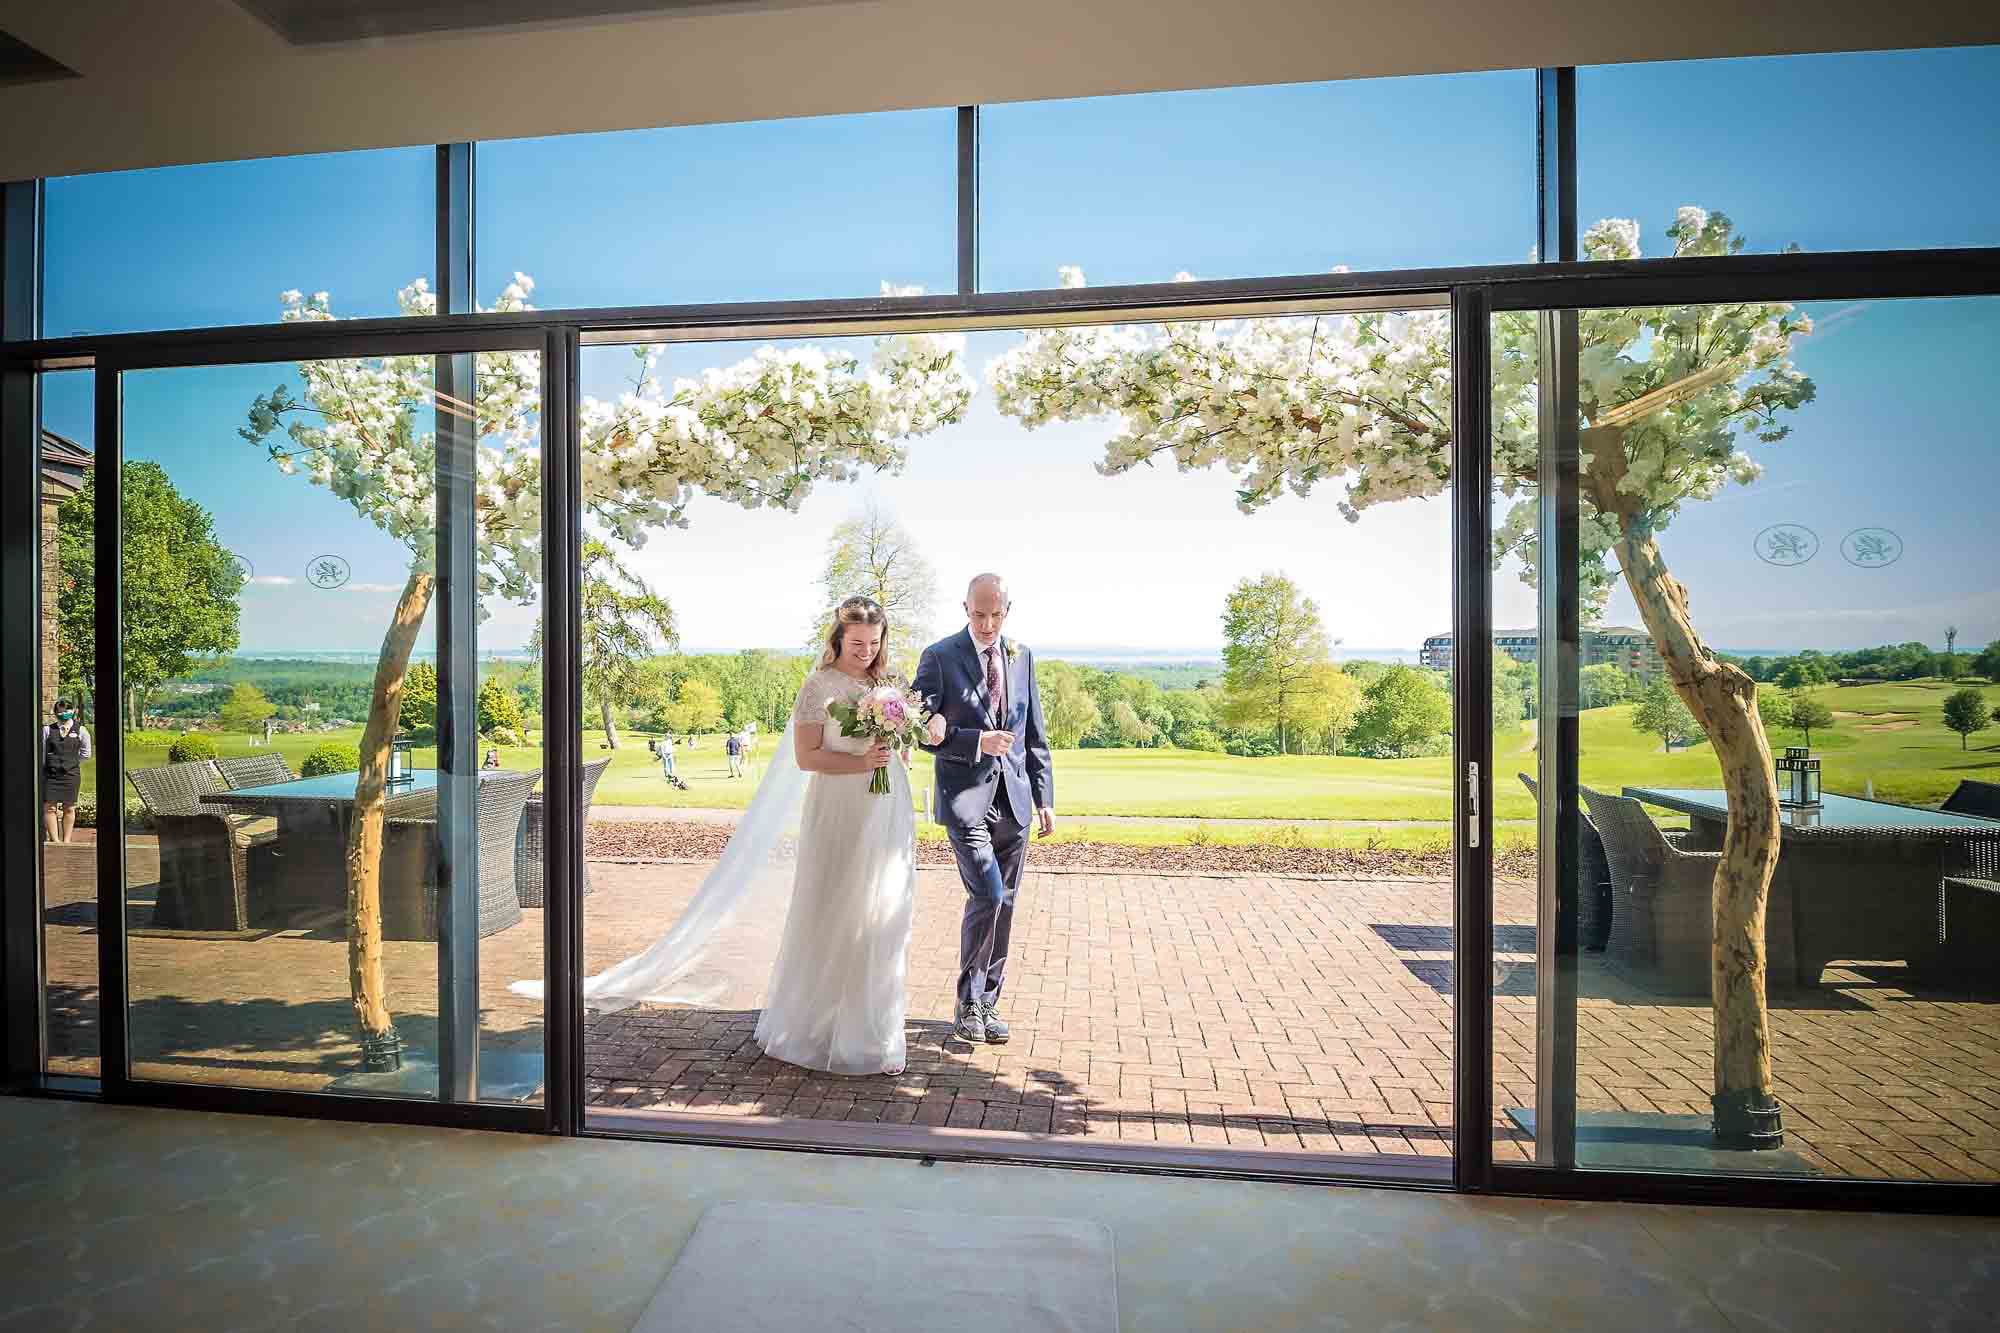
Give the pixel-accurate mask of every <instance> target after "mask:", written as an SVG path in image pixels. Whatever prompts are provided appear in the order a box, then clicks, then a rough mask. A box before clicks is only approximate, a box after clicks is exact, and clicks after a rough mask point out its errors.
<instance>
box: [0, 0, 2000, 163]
mask: <svg viewBox="0 0 2000 1333" xmlns="http://www.w3.org/2000/svg"><path fill="white" fill-rule="evenodd" d="M0 29H5V30H7V31H9V32H12V33H14V34H16V35H17V36H19V37H20V38H22V39H23V40H25V41H27V42H29V43H30V44H32V45H34V46H36V47H37V48H39V49H41V50H43V51H45V52H46V53H47V54H49V55H50V56H53V57H54V58H56V59H57V60H60V61H62V62H64V63H65V64H67V65H69V66H71V67H72V68H74V69H77V70H79V71H81V72H82V73H83V75H84V76H85V77H83V78H81V79H77V80H70V81H65V82H55V83H46V84H35V85H29V86H25V87H18V88H13V89H8V90H5V91H0V125H5V126H6V127H7V132H6V133H5V134H4V135H0V179H20V178H24V177H29V176H36V175H64V174H70V173H74V172H80V171H95V170H108V169H115V168H124V167H138V166H158V165H164V164H169V163H183V162H197V161H217V160H223V159H229V158H241V157H259V156H269V155H275V154H284V153H297V152H313V151H328V150H337V149H350V148H363V147H383V146H391V145H404V144H416V143H435V142H439V141H442V140H451V139H499V138H510V137H516V136H525V135H537V134H553V133H567V132H577V131H590V130H607V129H626V128H634V127H639V126H653V125H668V124H691V123H700V122H714V121H732V120H756V119H769V118H778V117H786V116H803V115H820V114H828V113H835V112H849V111H868V110H882V109H891V108H909V107H924V106H951V105H958V104H962V103H968V102H1006V101H1018V100H1028V99H1037V98H1048V97H1061V96H1083V95H1094V94H1104V93H1119V92H1134V91H1144V90H1154V89H1163V88H1189V87H1221V86H1230V85H1238V84H1254V83H1284V82H1295V81H1304V80H1316V79H1335V78H1355V77H1366V76H1373V75H1387V74H1412V73H1436V72H1442V71H1451V70H1475V69H1508V68H1526V67H1531V66H1534V65H1537V64H1593V63H1610V62H1619V61H1628V60H1646V59H1682V58H1690V57H1702V56H1725V55H1765V54H1772V53H1776V52H1784V51H1815V50H1820V51H1824V50H1855V49H1870V48H1889V47H1911V46H1936V45H1954V44H1963V43H1971V42H2000V4H1996V3H1994V2H1993V0H1932V2H1930V3H1925V4H1919V5H1883V4H1880V3H1879V2H1878V0H1765V3H1762V4H1755V5H1750V4H1743V3H1741V0H1678V2H1677V3H1674V4H1661V3H1645V4H1639V3H1606V0H1508V2H1507V3H1498V4H1495V3H1480V0H1367V2H1366V3H1357V2H1354V0H1348V2H1345V3H1342V2H1339V0H1233V2H1232V0H1007V2H1006V3H993V2H991V0H980V2H978V3H975V2H974V0H790V3H782V2H780V3H770V2H769V0H762V2H760V0H745V3H744V4H742V5H740V6H731V7H727V8H725V9H722V10H718V11H710V12H706V13H698V14H692V15H688V16H684V17H676V18H652V19H640V20H623V21H611V22H604V23H596V24H589V25H582V26H563V27H556V28H541V29H530V30H517V31H512V32H501V33H485V34H471V35H462V36H456V37H426V38H418V39H409V40H398V41H391V42H384V43H378V44H359V45H352V46H345V47H337V48H320V49H316V50H298V49H294V48H291V47H288V46H287V45H286V44H285V43H284V42H283V41H282V40H281V39H279V38H278V37H277V35H276V34H275V33H273V32H271V31H270V30H269V29H268V28H266V27H264V26H263V25H262V24H261V23H259V22H258V21H257V20H255V19H253V18H251V17H249V16H248V15H247V14H246V13H245V12H244V11H242V10H241V9H239V8H238V7H237V6H235V5H234V4H231V3H229V2H228V0H175V2H174V3H171V4H167V3H159V0H64V3H61V4H49V3H46V0H40V2H36V0H0ZM1663 110H1664V109H1663Z"/></svg>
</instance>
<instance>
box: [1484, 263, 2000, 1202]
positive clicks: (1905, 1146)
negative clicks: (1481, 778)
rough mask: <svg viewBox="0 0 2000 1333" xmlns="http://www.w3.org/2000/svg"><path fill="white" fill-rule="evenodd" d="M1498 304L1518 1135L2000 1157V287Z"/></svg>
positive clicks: (1500, 1101) (1605, 1159) (1620, 1150)
mask: <svg viewBox="0 0 2000 1333" xmlns="http://www.w3.org/2000/svg"><path fill="white" fill-rule="evenodd" d="M1571 331H1573V333H1571ZM1566 334H1567V335H1570V336H1573V337H1574V340H1575V341H1574V349H1575V352H1574V360H1568V358H1564V357H1562V356H1561V355H1560V352H1559V350H1558V349H1560V348H1561V345H1562V343H1561V340H1562V339H1563V338H1564V337H1565V335H1566ZM1492 337H1493V349H1492V364H1491V386H1492V393H1493V438H1492V464H1493V468H1494V470H1495V473H1496V476H1497V477H1498V478H1499V479H1500V481H1501V484H1502V486H1503V489H1506V490H1507V491H1508V494H1507V495H1506V496H1504V497H1503V498H1502V499H1501V501H1500V502H1499V503H1498V504H1497V506H1496V513H1495V542H1496V546H1497V548H1498V552H1499V556H1500V560H1499V563H1498V564H1497V565H1496V572H1495V574H1494V583H1493V598H1494V604H1495V611H1494V623H1495V626H1496V637H1497V639H1498V640H1499V647H1500V648H1501V649H1502V650H1503V651H1506V652H1508V653H1509V654H1510V655H1512V656H1514V657H1516V658H1517V660H1519V661H1520V662H1522V663H1523V664H1524V665H1525V666H1526V667H1527V669H1528V670H1529V672H1530V673H1531V674H1532V676H1533V677H1534V678H1535V689H1534V691H1533V693H1534V695H1535V696H1536V697H1537V698H1538V700H1539V702H1540V703H1541V705H1542V706H1543V707H1544V708H1545V709H1548V710H1553V713H1554V715H1553V716H1552V715H1551V714H1550V712H1547V711H1545V712H1544V713H1543V715H1542V716H1540V717H1538V718H1536V719H1535V720H1534V721H1533V722H1530V723H1527V724H1525V725H1524V726H1523V727H1522V729H1521V735H1520V737H1519V738H1518V743H1517V744H1516V745H1515V746H1514V747H1513V749H1512V750H1511V751H1509V750H1506V749H1505V748H1504V747H1500V746H1496V753H1495V762H1496V764H1497V765H1498V766H1499V772H1498V773H1497V774H1496V778H1497V779H1501V780H1500V781H1497V782H1496V787H1497V788H1499V790H1498V791H1497V792H1496V802H1497V803H1496V812H1497V813H1498V814H1500V815H1502V816H1506V817H1518V818H1521V819H1524V820H1525V819H1539V825H1538V828H1537V833H1538V836H1537V837H1536V838H1535V839H1534V843H1533V848H1532V850H1527V849H1525V848H1524V850H1523V853H1522V854H1521V858H1520V863H1519V864H1518V865H1517V864H1515V863H1514V861H1513V860H1512V859H1510V857H1509V855H1508V853H1507V852H1506V850H1505V848H1504V846H1503V848H1502V849H1501V852H1500V864H1499V865H1497V866H1496V877H1495V889H1494V900H1493V907H1494V919H1495V922H1496V932H1495V957H1496V960H1497V961H1498V962H1499V963H1500V964H1501V967H1500V968H1496V977H1498V976H1499V975H1500V973H1501V972H1502V971H1504V972H1505V973H1506V974H1507V978H1508V980H1509V981H1510V982H1511V979H1512V978H1514V977H1520V978H1522V979H1523V981H1524V982H1525V984H1521V985H1512V984H1503V985H1502V986H1501V988H1500V989H1499V990H1498V992H1497V993H1496V995H1495V998H1494V1061H1493V1068H1492V1071H1491V1079H1492V1088H1493V1099H1494V1100H1493V1104H1494V1110H1495V1117H1494V1121H1495V1123H1494V1126H1493V1130H1492V1133H1493V1153H1494V1159H1495V1161H1496V1163H1506V1162H1509V1161H1512V1162H1517V1163H1522V1162H1525V1163H1531V1164H1534V1165H1539V1166H1545V1167H1549V1168H1558V1169H1575V1170H1584V1171H1647V1172H1663V1173H1676V1174H1682V1175H1696V1176H1701V1175H1761V1176H1778V1177H1790V1178H1814V1177H1816V1178H1834V1179H1853V1180H1873V1181H1938V1182H1946V1181H1957V1182H1982V1183H1991V1182H1993V1181H1995V1180H1996V1179H2000V1086H1996V1084H1995V1081H1994V1069H1995V1067H1996V1060H2000V989H1996V984H2000V971H1996V969H1995V966H1994V950H1995V947H1996V945H1997V944H2000V748H1996V742H1995V738H1996V736H2000V731H1996V730H1995V725H1996V717H1995V709H1996V706H2000V585H1996V584H1995V582H1994V580H1993V578H1992V574H1991V567H1990V566H1991V562H1990V561H1989V560H1987V559H1986V558H1985V555H1984V551H1985V549H1986V546H1987V545H1988V543H1987V541H1986V540H1985V536H1986V532H1987V530H1988V526H1989V524H1990V516H1989V514H1988V512H1987V506H1986V505H1985V504H1984V502H1983V498H1982V495H1981V492H1980V490H1979V488H1978V487H1977V486H1976V484H1968V483H1969V482H1970V481H1971V479H1973V478H1975V477H1977V476H1978V475H1980V473H1981V472H1982V471H1983V469H1984V468H1985V466H1986V465H1987V464H1988V463H1990V461H1991V456H1992V440H1991V431H1990V428H1989V427H1988V425H1987V414H1986V413H1985V412H1984V410H1983V407H1982V405H1981V396H1982V394H1983V392H1984V390H1983V386H1984V384H1985V383H1986V381H1987V380H1988V378H1989V375H1988V373H1987V368H1988V367H1990V366H1991V364H1992V363H1993V359H1994V357H1995V355H1996V353H2000V299H1996V298H1992V297H1976V298H1959V299H1929V300H1870V301H1827V302H1800V303H1787V302H1782V301H1769V302H1737V303H1731V304H1686V305H1672V306H1658V307H1644V308H1636V307H1635V308H1620V309H1586V310H1580V311H1561V312H1546V313H1540V314H1538V313H1534V312H1528V313H1519V314H1516V313H1506V314H1500V315H1498V316H1496V317H1495V318H1494V320H1493V322H1492ZM1566 360H1568V364H1570V365H1573V366H1580V368H1581V373H1580V374H1578V375H1577V376H1576V380H1575V385H1574V387H1573V388H1570V389H1567V390H1566V389H1565V388H1564V386H1563V377H1564V376H1563V367H1562V364H1561V363H1562V362H1563V361H1566ZM1552 361H1554V362H1556V364H1551V362H1552ZM1523 576H1527V577H1528V579H1529V580H1530V581H1532V582H1533V583H1535V584H1537V585H1539V587H1540V589H1541V591H1540V592H1539V593H1538V592H1537V590H1536V588H1534V587H1529V586H1528V584H1527V582H1524V579H1523ZM1550 589H1558V590H1561V591H1560V592H1559V593H1557V594H1556V595H1550V594H1549V590H1550ZM1503 627H1513V628H1504V629H1503ZM1510 757H1511V761H1510ZM1509 785H1511V786H1512V788H1513V790H1512V792H1511V794H1510V793H1509V792H1508V791H1507V787H1508V786H1509Z"/></svg>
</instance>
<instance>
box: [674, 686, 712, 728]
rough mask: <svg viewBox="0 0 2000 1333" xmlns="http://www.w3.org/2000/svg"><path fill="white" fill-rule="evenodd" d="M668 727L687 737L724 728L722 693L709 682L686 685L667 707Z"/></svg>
mask: <svg viewBox="0 0 2000 1333" xmlns="http://www.w3.org/2000/svg"><path fill="white" fill-rule="evenodd" d="M667 725H668V726H669V727H671V728H672V729H673V730H674V731H677V732H679V733H680V734H681V735H683V736H696V735H700V734H702V733H703V732H710V731H714V730H715V729H716V728H717V727H719V726H721V725H722V691H720V690H718V689H716V688H715V686H713V685H711V684H709V683H708V682H707V681H705V680H696V679H693V678H689V679H687V680H684V681H682V682H681V688H680V691H679V693H678V694H677V695H676V696H675V698H674V701H673V703H671V704H669V705H668V706H667Z"/></svg>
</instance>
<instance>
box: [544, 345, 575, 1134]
mask: <svg viewBox="0 0 2000 1333" xmlns="http://www.w3.org/2000/svg"><path fill="white" fill-rule="evenodd" d="M581 355H582V353H581V347H580V344H579V342H578V339H577V331H576V330H575V329H574V328H559V329H554V330H551V332H550V334H549V337H548V341H547V343H546V344H545V346H544V350H543V354H542V385H543V397H542V403H543V411H542V542H543V546H542V571H543V581H542V626H543V633H542V745H543V749H542V756H543V763H544V765H545V768H544V776H543V782H542V786H543V790H544V792H545V793H546V804H545V806H544V814H545V820H544V830H545V836H544V839H543V849H542V850H543V855H544V857H545V858H546V860H545V862H544V865H543V882H544V883H545V884H546V885H547V892H546V893H545V894H544V895H543V903H544V909H543V918H542V927H543V931H544V935H543V941H542V948H543V977H544V985H543V988H542V995H543V1001H542V1033H543V1050H544V1059H545V1060H546V1062H547V1063H546V1065H545V1069H546V1071H547V1072H546V1076H545V1077H544V1078H543V1080H542V1096H543V1098H544V1101H545V1102H546V1107H547V1112H548V1116H549V1122H550V1125H551V1127H552V1128H553V1129H554V1130H555V1132H556V1133H558V1134H569V1135H574V1134H578V1133H580V1132H581V1131H582V1129H583V1113H584V1096H583V1070H584V1035H585V1034H584V1027H583V998H582V991H581V989H580V987H581V984H582V977H583V929H582V926H583V922H582V913H583V907H582V887H583V789H582V766H583V745H582V696H581V692H580V690H579V687H578V669H577V667H578V657H579V653H580V645H579V642H578V633H577V631H578V622H577V615H578V610H579V608H580V607H581V605H582V588H581V584H582V568H581V560H580V558H579V555H580V551H581V549H582V542H583V525H582V510H581V505H580V501H579V496H578V494H577V490H576V479H577V477H578V476H579V475H580V462H581V453H580V440H579V431H578V417H577V414H576V402H577V386H578V377H579V374H580V369H581V367H580V361H581Z"/></svg>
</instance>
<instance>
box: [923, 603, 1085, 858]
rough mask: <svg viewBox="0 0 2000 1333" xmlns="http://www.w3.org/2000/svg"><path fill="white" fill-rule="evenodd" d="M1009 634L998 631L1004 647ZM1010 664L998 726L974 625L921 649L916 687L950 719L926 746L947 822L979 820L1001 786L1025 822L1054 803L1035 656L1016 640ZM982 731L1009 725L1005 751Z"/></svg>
mask: <svg viewBox="0 0 2000 1333" xmlns="http://www.w3.org/2000/svg"><path fill="white" fill-rule="evenodd" d="M1009 642H1011V641H1010V640H1008V639H1006V638H1004V637H1003V638H1002V639H1001V643H1002V645H1003V647H1004V645H1006V644H1007V643H1009ZM1014 648H1015V652H1014V656H1013V658H1012V659H1011V660H1009V661H1008V662H1007V664H1006V671H1007V675H1006V700H1007V713H1006V716H1005V717H1003V718H1001V719H1000V721H999V724H998V725H997V726H996V725H994V724H993V723H992V722H989V721H988V720H987V712H986V668H985V666H984V665H983V664H982V663H981V661H980V656H979V649H978V648H977V647H976V646H975V645H974V644H973V642H972V632H971V631H970V630H960V631H959V632H958V633H956V634H954V635H952V636H951V637H950V638H948V639H939V640H938V641H937V642H936V643H934V644H932V645H931V646H930V647H928V648H926V649H924V655H923V658H922V659H921V660H920V661H919V662H918V663H917V678H916V680H915V682H914V683H913V686H912V688H913V689H915V691H916V692H917V695H918V697H920V698H921V699H923V701H924V703H925V704H926V705H928V706H929V708H930V709H931V711H932V712H934V713H942V714H943V715H944V720H945V731H944V742H943V743H942V744H940V745H932V744H930V743H929V742H927V741H926V742H923V748H924V749H926V750H928V751H930V753H931V754H933V755H935V756H936V758H937V762H936V763H935V764H934V765H933V768H934V769H935V771H936V773H937V819H938V822H939V823H940V824H943V825H945V826H947V827H950V826H951V825H954V824H956V825H959V826H962V827H970V826H971V825H974V824H978V823H981V822H983V821H984V820H985V818H986V812H987V811H988V810H990V809H991V808H992V806H993V802H994V799H995V797H996V795H997V794H999V793H1002V792H1004V793H1005V797H1006V801H1007V807H1008V809H1009V810H1010V811H1011V812H1012V813H1013V816H1014V822H1015V823H1017V824H1019V825H1021V827H1023V828H1026V827H1027V826H1028V820H1029V816H1030V815H1032V814H1033V813H1034V810H1035V808H1036V807H1037V806H1044V807H1049V808H1054V806H1055V775H1054V774H1053V773H1052V772H1051V771H1050V769H1049V741H1048V729H1047V728H1046V727H1045V726H1044V725H1043V722H1042V694H1041V691H1040V690H1039V689H1038V688H1036V685H1035V659H1034V655H1033V654H1031V653H1030V652H1029V651H1028V650H1027V649H1025V648H1022V647H1021V646H1020V645H1018V644H1016V645H1014ZM982 731H1011V732H1013V733H1014V746H1013V748H1012V749H1011V750H1009V751H1008V752H1007V753H1006V754H1003V755H989V754H981V753H980V751H979V733H980V732H982Z"/></svg>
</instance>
